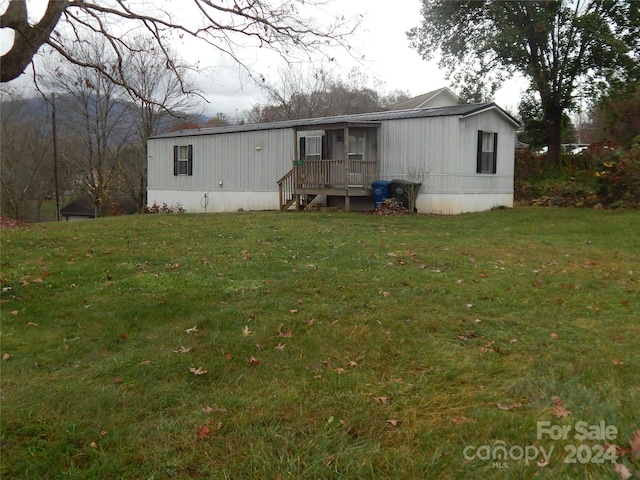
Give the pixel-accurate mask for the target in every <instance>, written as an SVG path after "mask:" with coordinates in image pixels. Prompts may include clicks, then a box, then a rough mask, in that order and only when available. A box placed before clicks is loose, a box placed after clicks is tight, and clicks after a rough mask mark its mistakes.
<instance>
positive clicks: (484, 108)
mask: <svg viewBox="0 0 640 480" xmlns="http://www.w3.org/2000/svg"><path fill="white" fill-rule="evenodd" d="M447 95H448V94H447ZM518 126H519V124H518V122H517V121H516V120H515V119H513V118H512V117H511V116H510V115H509V114H508V113H506V112H505V111H504V110H502V109H501V108H500V107H498V106H497V105H495V104H494V103H481V104H471V105H452V106H443V107H436V108H411V109H407V110H392V111H386V112H376V113H364V114H355V115H344V116H337V117H325V118H313V119H306V120H291V121H283V122H275V123H265V124H251V125H233V126H226V127H219V128H205V129H200V130H184V131H179V132H171V133H166V134H163V135H158V136H155V137H151V138H149V140H148V154H149V158H148V202H149V205H153V204H154V203H157V204H162V203H166V204H167V205H178V204H179V205H181V206H182V207H183V208H185V209H186V210H187V211H188V212H230V211H237V210H277V209H281V210H285V209H288V208H290V207H292V206H294V205H295V206H297V207H300V206H304V205H305V204H307V203H309V202H310V201H312V200H314V199H315V201H316V202H318V201H321V202H322V203H323V204H324V205H326V206H329V207H331V206H335V207H340V208H344V209H345V210H350V209H351V210H372V209H373V207H374V199H373V195H372V186H371V185H372V182H374V181H376V180H409V181H416V180H419V181H420V183H422V188H421V190H420V194H419V196H418V199H417V202H416V207H417V211H418V212H419V213H438V214H457V213H462V212H473V211H481V210H487V209H491V208H493V207H497V206H507V207H511V206H512V205H513V169H514V151H515V144H516V129H517V128H518Z"/></svg>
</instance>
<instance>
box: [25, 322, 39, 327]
mask: <svg viewBox="0 0 640 480" xmlns="http://www.w3.org/2000/svg"><path fill="white" fill-rule="evenodd" d="M25 325H26V326H27V327H39V326H40V325H38V324H37V323H33V322H27V323H25Z"/></svg>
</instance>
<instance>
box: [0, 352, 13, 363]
mask: <svg viewBox="0 0 640 480" xmlns="http://www.w3.org/2000/svg"><path fill="white" fill-rule="evenodd" d="M10 358H11V355H9V354H8V353H5V354H4V355H2V361H3V362H6V361H7V360H9V359H10Z"/></svg>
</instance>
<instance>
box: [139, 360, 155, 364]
mask: <svg viewBox="0 0 640 480" xmlns="http://www.w3.org/2000/svg"><path fill="white" fill-rule="evenodd" d="M154 363H156V362H154V361H153V360H145V361H144V362H140V365H153V364H154Z"/></svg>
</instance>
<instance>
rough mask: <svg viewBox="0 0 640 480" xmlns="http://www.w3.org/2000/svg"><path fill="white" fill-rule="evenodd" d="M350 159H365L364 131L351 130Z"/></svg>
mask: <svg viewBox="0 0 640 480" xmlns="http://www.w3.org/2000/svg"><path fill="white" fill-rule="evenodd" d="M349 160H364V132H357V131H356V132H349Z"/></svg>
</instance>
